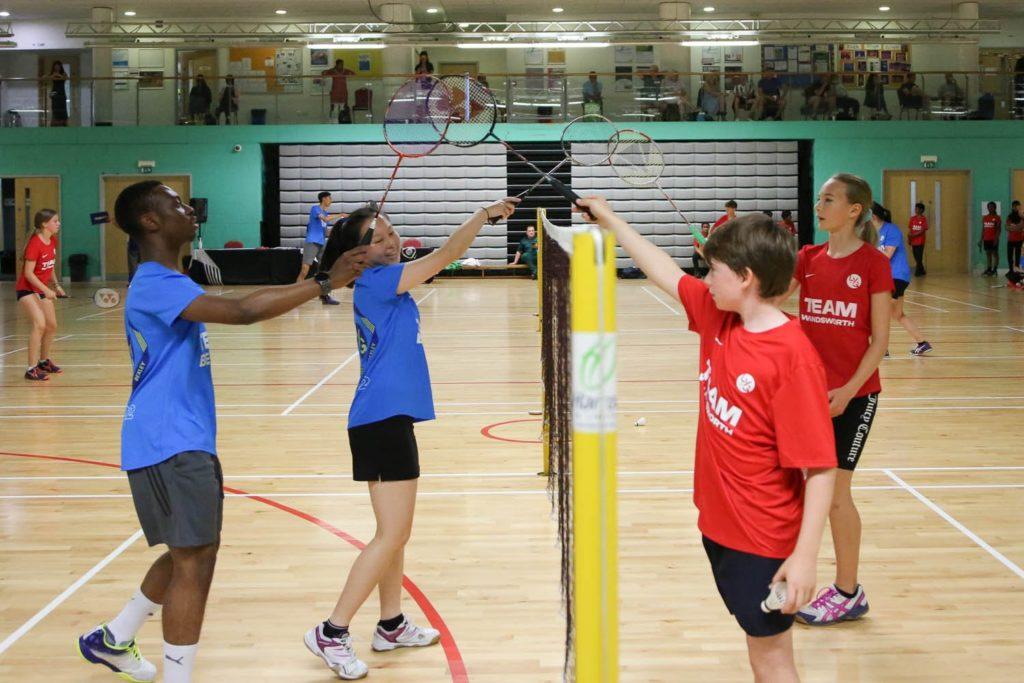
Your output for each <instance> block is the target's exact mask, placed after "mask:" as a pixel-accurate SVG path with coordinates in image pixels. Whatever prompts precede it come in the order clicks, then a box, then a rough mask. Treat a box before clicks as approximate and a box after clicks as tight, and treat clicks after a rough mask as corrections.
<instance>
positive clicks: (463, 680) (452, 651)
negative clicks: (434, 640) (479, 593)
mask: <svg viewBox="0 0 1024 683" xmlns="http://www.w3.org/2000/svg"><path fill="white" fill-rule="evenodd" d="M0 455H10V456H14V457H17V458H34V459H38V460H55V461H59V462H73V463H77V464H80V465H98V466H100V467H112V468H114V469H120V466H119V465H117V464H115V463H110V462H102V461H100V460H88V459H85V458H71V457H67V456H60V455H39V454H37V453H12V452H10V451H0ZM224 490H225V491H227V492H228V493H233V494H236V495H243V496H247V497H249V498H250V499H251V500H255V501H258V502H260V503H263V504H264V505H268V506H270V507H273V508H277V509H278V510H280V511H282V512H287V513H288V514H290V515H293V516H295V517H298V518H299V519H302V520H305V521H307V522H309V523H311V524H315V525H316V526H318V527H320V528H321V529H323V530H324V531H327V532H328V533H331V534H333V535H334V536H337V537H338V538H340V539H341V540H343V541H345V542H346V543H348V544H349V545H351V546H353V547H355V548H357V549H358V550H362V549H363V548H365V547H366V544H365V543H363V542H362V541H360V540H359V539H357V538H356V537H354V536H352V535H350V534H348V533H346V532H344V531H342V530H341V529H339V528H337V527H336V526H334V525H333V524H331V523H330V522H326V521H324V520H322V519H320V518H319V517H315V516H313V515H311V514H309V513H308V512H303V511H302V510H299V509H298V508H294V507H291V506H290V505H285V504H284V503H279V502H277V501H276V500H271V499H270V498H264V497H263V496H254V495H250V494H248V493H246V492H245V491H243V490H241V489H236V488H233V487H230V486H225V487H224ZM402 587H403V588H405V590H406V591H407V592H408V593H409V595H410V596H411V597H412V599H413V600H414V601H415V602H416V604H417V605H419V608H420V609H421V610H422V611H423V615H424V616H425V617H426V618H427V621H429V622H430V625H431V626H433V627H434V628H436V629H437V630H438V631H440V632H441V648H442V649H443V650H444V655H445V659H447V660H448V671H449V673H450V674H451V677H452V683H467V682H468V681H469V674H468V673H467V672H466V663H465V662H464V661H463V660H462V653H461V652H460V651H459V646H458V645H457V644H456V642H455V638H454V637H453V636H452V633H451V630H450V629H449V628H448V624H446V623H445V621H444V618H443V617H442V616H441V614H440V613H439V612H438V611H437V609H436V608H435V607H434V605H433V603H431V602H430V599H429V598H427V596H426V595H425V594H424V593H423V591H422V590H420V587H419V586H417V585H416V584H415V583H414V582H413V580H412V579H410V578H409V577H408V576H406V575H404V574H403V575H402Z"/></svg>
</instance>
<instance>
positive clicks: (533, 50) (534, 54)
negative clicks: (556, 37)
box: [523, 47, 544, 66]
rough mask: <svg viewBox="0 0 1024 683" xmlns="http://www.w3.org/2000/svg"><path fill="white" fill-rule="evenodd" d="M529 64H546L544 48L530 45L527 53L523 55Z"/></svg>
mask: <svg viewBox="0 0 1024 683" xmlns="http://www.w3.org/2000/svg"><path fill="white" fill-rule="evenodd" d="M523 58H524V59H525V61H526V64H527V65H528V66H543V65H544V50H542V49H541V48H539V47H530V48H527V49H526V54H525V55H523Z"/></svg>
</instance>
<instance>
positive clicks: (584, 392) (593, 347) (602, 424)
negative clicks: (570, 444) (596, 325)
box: [572, 332, 617, 433]
mask: <svg viewBox="0 0 1024 683" xmlns="http://www.w3.org/2000/svg"><path fill="white" fill-rule="evenodd" d="M615 360H616V354H615V335H614V334H609V333H606V334H601V333H597V332H575V333H573V335H572V361H573V362H572V384H573V392H572V395H573V422H574V425H575V427H576V429H578V430H579V431H581V432H591V433H608V432H613V431H615V410H616V407H617V403H616V398H615Z"/></svg>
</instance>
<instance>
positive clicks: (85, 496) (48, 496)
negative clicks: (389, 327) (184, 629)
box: [0, 475, 1024, 652]
mask: <svg viewBox="0 0 1024 683" xmlns="http://www.w3.org/2000/svg"><path fill="white" fill-rule="evenodd" d="M892 476H893V477H895V475H892ZM896 479H897V480H898V481H899V482H902V481H903V480H902V479H899V478H898V477H896ZM917 488H919V489H942V490H949V489H958V490H972V489H979V490H990V489H1024V484H928V485H923V486H918V487H917ZM903 489H906V490H912V489H913V487H910V486H909V485H906V484H904V485H902V486H901V485H867V486H854V487H853V490H855V491H900V490H903ZM617 492H618V493H620V494H627V495H636V494H643V495H647V494H659V493H693V488H642V489H627V488H620V489H618V491H617ZM416 495H417V496H420V497H427V498H458V497H460V496H535V495H547V489H546V487H541V486H540V485H538V488H535V489H493V490H490V491H488V490H471V491H422V490H420V491H417V493H416ZM131 496H132V494H130V493H41V494H17V495H9V496H8V495H0V500H106V499H115V498H131ZM224 497H225V498H270V499H275V498H364V497H366V492H365V491H297V492H287V491H285V492H281V491H268V492H263V493H258V492H252V493H225V494H224ZM920 498H922V499H923V500H925V501H927V500H928V499H927V498H925V497H924V496H920ZM929 502H930V501H929ZM940 514H941V513H940ZM950 519H952V518H950ZM954 522H955V520H953V522H951V523H954ZM955 525H956V524H955V523H954V526H955ZM138 533H141V532H138ZM968 533H969V532H968ZM978 540H979V541H980V539H978ZM981 543H984V541H981ZM981 543H979V545H981ZM982 547H985V546H984V545H983V546H982ZM1014 566H1016V565H1014ZM1018 569H1019V568H1018ZM1021 571H1022V572H1024V570H1021ZM1021 578H1024V574H1022V575H1021ZM0 652H2V650H0Z"/></svg>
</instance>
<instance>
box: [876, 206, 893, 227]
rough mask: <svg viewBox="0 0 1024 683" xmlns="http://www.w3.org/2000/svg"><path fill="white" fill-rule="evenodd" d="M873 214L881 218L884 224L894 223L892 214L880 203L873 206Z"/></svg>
mask: <svg viewBox="0 0 1024 683" xmlns="http://www.w3.org/2000/svg"><path fill="white" fill-rule="evenodd" d="M871 213H872V214H874V215H876V216H878V217H879V218H881V219H882V222H883V223H892V212H891V211H889V209H887V208H885V207H884V206H882V205H881V204H879V203H878V202H874V203H872V204H871Z"/></svg>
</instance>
